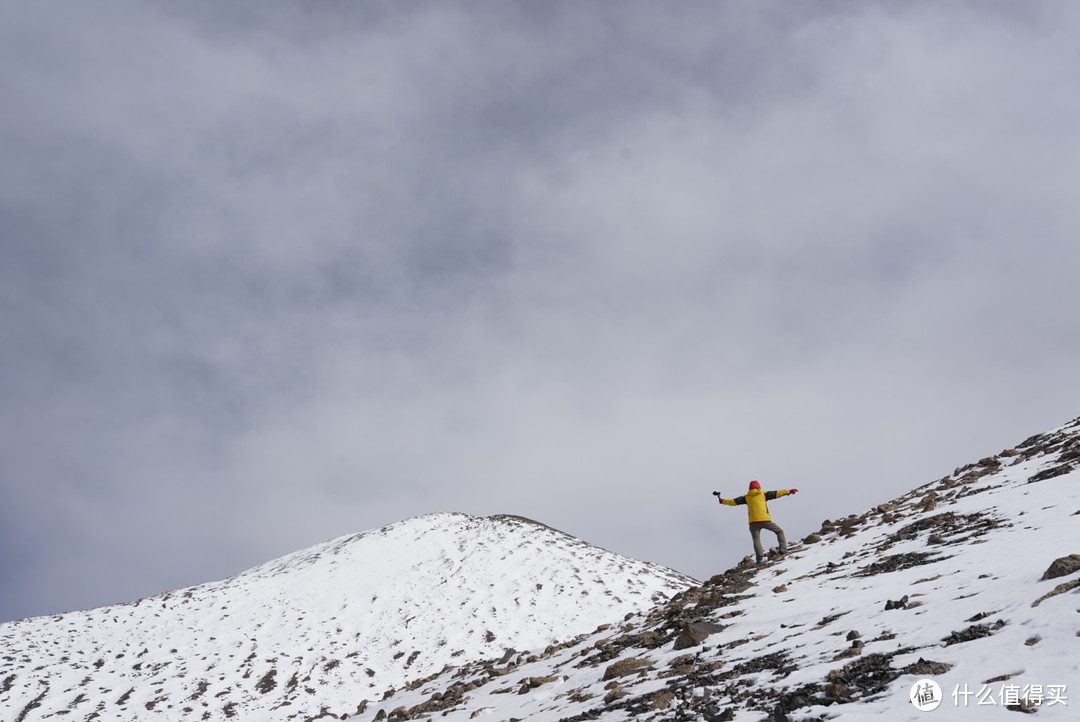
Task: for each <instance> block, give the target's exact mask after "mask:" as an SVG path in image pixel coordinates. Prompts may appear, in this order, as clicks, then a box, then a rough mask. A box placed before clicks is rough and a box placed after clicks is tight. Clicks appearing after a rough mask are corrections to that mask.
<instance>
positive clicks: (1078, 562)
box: [1040, 554, 1080, 581]
mask: <svg viewBox="0 0 1080 722" xmlns="http://www.w3.org/2000/svg"><path fill="white" fill-rule="evenodd" d="M1078 571H1080V554H1070V555H1069V556H1067V557H1058V558H1057V559H1055V560H1054V561H1053V563H1052V564H1051V565H1050V566H1049V567H1047V569H1046V571H1045V572H1043V575H1042V577H1041V579H1040V581H1045V580H1047V579H1057V578H1058V577H1067V576H1068V575H1070V574H1075V573H1076V572H1078Z"/></svg>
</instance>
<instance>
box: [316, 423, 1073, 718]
mask: <svg viewBox="0 0 1080 722" xmlns="http://www.w3.org/2000/svg"><path fill="white" fill-rule="evenodd" d="M1078 553H1080V419H1078V420H1076V421H1074V422H1072V423H1071V424H1069V425H1067V426H1064V427H1062V428H1060V429H1056V430H1054V431H1052V432H1050V433H1047V434H1040V435H1038V436H1034V437H1032V438H1030V439H1028V440H1026V441H1024V442H1023V443H1021V444H1019V445H1018V446H1016V447H1015V448H1013V449H1007V450H1005V451H1003V452H1002V453H1000V454H997V455H996V456H991V457H987V458H984V459H982V460H980V461H978V462H976V463H974V464H969V465H967V466H964V467H962V468H960V469H957V470H956V471H955V472H953V473H952V474H950V475H949V476H946V477H945V478H943V479H940V480H938V481H934V482H931V483H929V484H927V485H925V486H922V487H920V488H918V489H915V490H913V491H912V492H910V493H908V494H905V495H904V496H901V497H900V498H898V499H895V500H893V501H891V502H889V503H885V504H881V505H880V506H878V507H876V508H874V509H871V510H869V511H867V512H866V513H864V514H861V515H854V516H850V517H847V518H845V519H839V520H834V521H826V522H825V523H823V524H822V525H821V529H820V531H818V532H816V533H814V534H812V535H810V536H808V537H807V538H805V539H804V540H802V543H801V544H797V545H795V547H794V551H793V553H791V554H789V555H787V556H784V557H776V556H774V557H773V558H772V560H771V561H769V562H768V563H766V564H765V565H763V566H761V567H755V566H754V565H752V564H750V563H749V561H748V560H747V561H745V562H744V563H742V564H740V565H739V566H737V567H735V568H733V569H730V570H728V571H727V572H725V573H723V574H720V575H718V576H715V577H713V578H712V579H710V580H709V581H708V582H706V583H705V584H702V585H700V586H697V587H694V588H692V589H689V590H687V591H684V592H682V593H681V594H677V595H676V596H675V597H673V598H672V599H670V600H668V601H667V602H665V603H663V604H659V605H657V606H656V607H654V608H653V609H651V610H647V611H645V612H643V613H638V614H629V615H627V616H626V617H625V618H619V617H613V618H612V619H611V620H609V622H608V623H607V624H605V625H602V626H600V627H599V628H598V629H596V631H594V632H592V633H590V634H586V635H583V636H581V637H578V638H576V639H573V640H569V641H567V642H564V643H561V644H557V645H552V646H549V647H541V646H537V647H531V648H529V650H528V651H520V652H516V651H507V652H506V653H505V654H504V655H503V656H502V657H499V658H492V659H490V660H486V661H482V662H471V663H464V664H460V665H458V666H456V667H454V668H451V669H447V670H445V671H443V672H442V673H441V674H437V675H435V676H433V677H427V678H424V677H420V676H417V677H416V678H415V679H414V680H413V681H412V682H410V683H409V684H407V685H405V687H404V688H398V689H396V690H387V692H386V693H385V694H384V695H382V696H378V697H374V698H372V697H368V698H367V699H368V700H370V701H369V702H367V703H364V704H361V705H360V707H359V709H357V708H356V707H349V706H333V705H328V706H327V708H326V711H327V712H330V713H333V714H334V715H336V716H337V717H338V718H339V719H344V718H346V715H348V718H349V719H353V720H364V721H369V720H379V721H380V722H381V721H383V720H386V721H387V722H397V721H398V720H414V719H427V718H431V719H446V720H469V719H475V718H489V719H491V720H513V719H516V720H529V721H530V722H534V721H535V722H549V721H550V722H554V721H556V720H567V721H568V722H576V721H577V720H595V719H602V720H612V721H621V720H630V719H634V720H708V721H710V722H711V721H712V720H745V721H747V722H749V721H753V722H763V721H765V720H772V721H775V722H779V721H781V720H800V721H805V720H825V719H830V720H841V721H845V720H846V721H851V722H860V721H863V720H867V719H882V720H889V722H896V721H897V720H925V719H927V717H926V716H924V715H926V714H927V712H923V711H920V710H918V709H916V707H915V706H914V705H913V704H912V702H911V701H910V700H909V693H910V691H911V689H912V687H913V686H916V685H917V683H918V686H916V689H918V690H922V689H924V687H923V685H922V680H931V681H933V682H935V683H936V684H938V685H939V687H940V690H941V692H940V695H939V696H938V702H939V703H940V705H941V707H943V708H944V709H939V710H937V711H936V714H937V717H938V719H978V720H985V719H1003V720H1009V719H1017V717H1016V714H1018V713H1020V712H1035V713H1037V715H1038V716H1037V719H1060V720H1075V719H1077V718H1078V714H1080V639H1078V638H1077V635H1078V634H1080V614H1078V613H1077V612H1078V611H1080V564H1078V561H1080V556H1073V555H1077V554H1078ZM436 644H437V642H435V641H434V640H432V643H431V644H429V646H428V647H427V649H431V648H433V647H434V646H435V645H436ZM518 649H524V648H522V647H518ZM325 699H329V697H328V696H327V697H325ZM933 714H934V713H931V717H932V716H933Z"/></svg>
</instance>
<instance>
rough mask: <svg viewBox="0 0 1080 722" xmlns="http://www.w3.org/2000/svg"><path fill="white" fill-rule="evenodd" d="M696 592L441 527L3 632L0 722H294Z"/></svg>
mask: <svg viewBox="0 0 1080 722" xmlns="http://www.w3.org/2000/svg"><path fill="white" fill-rule="evenodd" d="M695 583H696V582H695V581H694V580H693V579H690V578H689V577H686V576H683V575H681V574H678V573H677V572H674V571H671V570H669V569H665V568H662V567H658V566H656V565H652V564H647V563H644V562H639V561H635V560H632V559H628V558H626V557H623V556H620V555H617V554H614V553H611V552H608V551H605V550H602V549H599V548H597V547H594V546H591V545H589V544H586V543H585V542H583V541H581V540H579V539H576V538H574V537H571V536H569V535H567V534H563V533H562V532H558V531H556V530H554V529H551V528H549V527H547V526H544V525H542V524H538V523H536V522H533V521H529V520H527V519H524V518H521V517H514V516H496V517H486V518H477V517H472V516H468V515H465V514H432V515H428V516H423V517H418V518H415V519H409V520H406V521H403V522H399V523H397V524H392V525H390V526H387V527H385V528H382V529H378V530H374V531H369V532H365V533H362V534H357V535H354V536H348V537H342V538H339V539H335V540H332V541H329V542H327V543H325V544H321V545H318V546H315V547H312V548H310V549H307V550H304V551H300V552H297V553H295V554H292V555H289V556H286V557H283V558H281V559H278V560H276V561H273V562H270V563H268V564H264V565H262V566H259V567H256V568H254V569H251V570H249V571H247V572H244V573H242V574H238V575H236V576H234V577H231V578H230V579H227V580H225V581H222V582H216V583H211V584H204V585H201V586H197V587H191V588H189V589H182V590H178V591H174V592H169V593H167V594H162V595H160V596H156V597H150V598H147V599H142V600H139V601H137V602H133V603H131V604H123V605H118V606H111V607H102V608H100V609H95V610H91V611H87V612H73V613H70V614H62V615H57V616H53V617H39V618H33V619H25V620H19V621H16V622H10V623H7V624H3V625H0V719H3V720H18V721H19V722H30V721H31V720H40V719H64V720H102V721H103V722H111V721H112V720H181V719H192V720H204V719H205V720H223V719H229V718H232V719H236V720H291V719H301V720H306V719H310V718H312V717H314V716H316V715H318V714H320V711H321V710H324V709H331V710H335V711H338V712H341V711H355V710H356V709H357V706H358V705H359V704H360V703H361V702H362V701H363V700H365V699H379V698H381V697H382V696H383V695H384V693H385V692H386V691H387V690H390V689H394V688H400V687H402V686H404V685H405V684H406V683H407V682H408V681H409V680H413V679H420V678H424V677H428V676H430V675H432V674H433V673H435V672H438V671H440V670H442V669H443V668H444V667H445V666H447V665H455V664H456V665H460V664H466V663H472V662H475V661H477V660H480V659H485V658H488V657H498V656H500V655H502V654H503V653H504V651H505V650H506V649H507V648H511V647H515V648H521V649H527V648H528V649H543V648H545V647H546V646H548V645H550V644H552V643H553V642H557V641H561V640H565V639H568V638H572V637H574V636H575V635H578V634H581V633H582V632H586V631H589V630H591V629H593V628H595V627H596V626H597V625H598V624H601V623H602V622H607V621H608V620H610V619H613V618H614V619H621V618H622V617H623V616H624V615H626V614H628V613H631V612H637V611H642V610H647V609H649V608H651V607H653V606H654V605H656V604H657V603H658V602H660V601H662V600H663V599H665V598H667V597H669V596H671V595H673V594H675V593H678V592H682V591H684V590H685V589H687V588H689V587H691V586H692V585H693V584H695Z"/></svg>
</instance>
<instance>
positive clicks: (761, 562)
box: [754, 557, 765, 564]
mask: <svg viewBox="0 0 1080 722" xmlns="http://www.w3.org/2000/svg"><path fill="white" fill-rule="evenodd" d="M754 563H755V564H764V563H765V557H758V558H757V561H755V562H754Z"/></svg>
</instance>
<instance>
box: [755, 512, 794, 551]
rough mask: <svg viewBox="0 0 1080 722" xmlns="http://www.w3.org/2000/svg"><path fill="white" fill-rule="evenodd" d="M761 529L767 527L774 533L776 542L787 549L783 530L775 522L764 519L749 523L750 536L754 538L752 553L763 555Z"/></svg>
mask: <svg viewBox="0 0 1080 722" xmlns="http://www.w3.org/2000/svg"><path fill="white" fill-rule="evenodd" d="M762 529H768V530H769V531H771V532H773V533H774V534H776V543H777V544H779V545H780V548H781V549H787V537H786V536H784V530H783V529H781V528H780V527H779V526H777V524H776V522H774V521H766V522H762V523H758V524H751V525H750V536H751V537H753V539H754V554H757V555H758V556H759V557H763V556H765V550H764V549H762V548H761V530H762Z"/></svg>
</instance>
